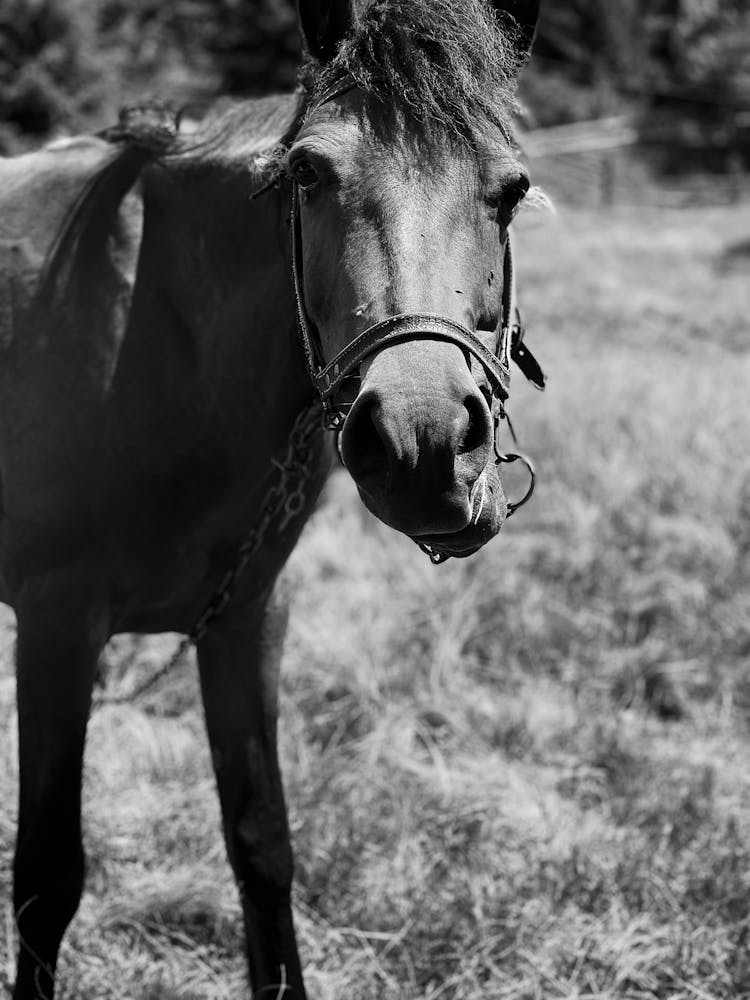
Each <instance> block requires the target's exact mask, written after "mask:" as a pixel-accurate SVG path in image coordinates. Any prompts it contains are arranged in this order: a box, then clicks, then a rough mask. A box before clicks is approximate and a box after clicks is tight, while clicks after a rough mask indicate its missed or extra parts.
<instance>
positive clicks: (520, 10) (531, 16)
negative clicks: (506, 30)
mask: <svg viewBox="0 0 750 1000" xmlns="http://www.w3.org/2000/svg"><path fill="white" fill-rule="evenodd" d="M494 4H495V10H496V11H497V12H498V13H499V14H509V15H510V16H511V17H512V18H513V20H514V21H515V22H516V24H517V25H518V26H519V28H520V29H521V36H520V39H519V49H520V52H519V54H520V56H521V59H522V60H525V59H528V57H529V53H530V52H531V46H532V43H533V41H534V35H535V34H536V25H537V21H538V20H539V8H540V7H541V6H542V0H494Z"/></svg>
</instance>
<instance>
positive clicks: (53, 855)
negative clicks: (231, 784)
mask: <svg viewBox="0 0 750 1000" xmlns="http://www.w3.org/2000/svg"><path fill="white" fill-rule="evenodd" d="M16 615H17V620H18V642H17V677H18V694H17V700H18V725H19V814H18V839H17V843H16V857H15V868H14V909H15V915H16V924H17V929H18V941H19V955H18V971H17V978H16V987H15V991H14V993H13V997H14V1000H49V998H51V997H52V995H53V992H54V976H55V966H56V963H57V953H58V949H59V947H60V941H61V939H62V936H63V933H64V931H65V928H66V927H67V925H68V923H69V922H70V920H71V918H72V917H73V914H74V913H75V911H76V909H77V907H78V902H79V899H80V896H81V890H82V886H83V871H84V857H83V847H82V845H81V768H82V759H83V749H84V742H85V738H86V721H87V718H88V712H89V703H90V698H91V688H92V684H93V677H94V672H95V668H96V662H97V657H98V655H99V652H100V650H101V647H102V645H103V643H104V641H105V638H106V637H105V630H104V626H103V616H100V617H99V620H98V621H97V615H96V614H95V613H94V612H93V611H92V602H91V600H90V595H89V594H87V593H81V589H80V588H78V587H77V586H76V584H75V582H71V580H70V579H69V578H68V577H67V576H66V577H65V578H64V579H63V578H62V577H59V576H52V575H45V576H44V577H43V578H37V579H34V580H31V581H27V583H26V584H25V585H24V586H23V588H22V591H21V594H20V597H19V599H18V601H17V602H16Z"/></svg>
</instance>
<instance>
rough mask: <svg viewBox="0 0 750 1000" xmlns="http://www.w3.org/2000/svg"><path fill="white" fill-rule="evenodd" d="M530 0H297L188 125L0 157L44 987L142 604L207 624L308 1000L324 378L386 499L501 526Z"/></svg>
mask: <svg viewBox="0 0 750 1000" xmlns="http://www.w3.org/2000/svg"><path fill="white" fill-rule="evenodd" d="M537 14H538V3H536V2H531V0H529V2H526V0H497V2H496V3H492V2H490V0H456V2H453V0H372V2H371V3H369V4H366V3H363V4H361V5H359V4H354V3H353V2H352V0H300V2H299V19H300V26H301V29H302V33H303V37H304V40H305V43H306V47H307V50H308V53H309V57H308V60H307V63H306V65H305V67H304V68H303V71H302V75H301V86H300V91H299V93H297V94H296V95H289V96H281V97H272V98H267V99H263V100H259V101H254V102H248V103H244V104H241V105H236V106H234V107H230V108H225V109H224V110H223V111H216V112H215V113H214V114H212V115H211V116H209V117H207V118H206V120H205V121H204V122H203V123H202V124H201V125H200V126H199V127H198V129H197V131H195V130H194V131H192V132H191V131H189V130H187V129H183V130H182V131H180V130H179V129H178V128H176V127H175V126H174V124H173V123H172V122H171V120H170V121H167V120H166V119H163V118H160V117H159V116H158V115H157V114H156V113H155V112H153V111H149V110H144V111H142V112H141V113H135V112H134V113H131V114H130V115H125V116H124V117H123V119H122V122H121V124H120V126H119V128H115V129H113V130H111V131H110V132H109V133H108V134H106V135H105V136H104V137H98V138H93V137H92V138H89V139H79V140H73V141H71V142H69V143H67V144H58V146H57V147H51V148H49V149H47V150H44V151H42V152H39V153H35V154H32V155H30V156H26V157H20V158H18V159H15V160H8V161H5V162H4V163H2V165H0V210H1V211H0V216H1V218H2V231H1V233H0V254H1V255H2V256H1V257H0V264H1V265H2V266H1V268H0V293H1V294H0V599H2V600H3V601H4V602H6V603H8V604H10V605H12V607H13V608H14V609H15V612H16V617H17V622H18V645H17V661H18V662H17V676H18V687H17V690H18V715H19V743H20V748H19V752H20V807H19V821H18V822H19V828H18V841H17V850H16V856H15V882H14V906H15V914H16V919H17V926H18V939H19V942H20V948H19V958H18V969H17V981H16V986H15V992H14V994H13V995H14V997H15V1000H31V998H49V997H52V995H53V990H54V973H55V965H56V960H57V954H58V948H59V945H60V940H61V938H62V935H63V933H64V931H65V928H66V926H67V924H68V922H69V921H70V919H71V918H72V916H73V914H74V912H75V910H76V907H77V905H78V901H79V897H80V893H81V888H82V882H83V876H84V856H83V849H82V846H81V822H80V807H81V763H82V754H83V748H84V740H85V734H86V722H87V717H88V714H89V710H90V706H91V699H92V686H93V683H94V679H95V673H96V667H97V659H98V657H99V654H100V652H101V650H102V647H103V646H104V644H105V643H106V642H107V640H108V637H109V636H111V635H112V634H113V633H115V632H122V631H133V632H160V631H177V632H184V633H187V634H189V635H190V636H191V637H192V638H193V639H194V640H195V642H196V646H197V656H198V663H199V669H200V679H201V685H202V693H203V700H204V705H205V715H206V724H207V729H208V735H209V739H210V744H211V751H212V756H213V762H214V765H215V770H216V779H217V783H218V789H219V795H220V799H221V807H222V811H223V819H224V834H225V837H226V843H227V848H228V853H229V859H230V861H231V864H232V867H233V869H234V872H235V874H236V877H237V881H238V883H239V887H240V893H241V899H242V909H243V913H244V921H245V930H246V942H247V954H248V959H249V965H250V978H251V981H252V986H253V989H254V991H255V995H256V996H261V995H263V996H276V995H277V993H278V995H282V994H283V995H284V996H285V997H289V998H292V997H293V998H296V1000H301V998H304V996H305V990H304V986H303V982H302V973H301V970H300V963H299V959H298V956H297V949H296V945H295V939H294V930H293V926H292V915H291V909H290V893H291V883H292V853H291V847H290V843H289V831H288V827H287V819H286V811H285V806H284V800H283V793H282V786H281V780H280V775H279V767H278V762H277V756H276V716H277V707H276V706H277V693H276V692H277V671H278V658H279V648H280V639H281V636H282V633H283V628H284V614H283V611H281V610H280V609H279V608H278V606H277V605H276V604H275V603H274V602H273V600H272V592H273V587H274V582H275V580H276V578H277V576H278V574H279V572H280V570H281V567H282V566H283V564H284V562H285V560H286V559H287V557H288V555H289V553H290V551H291V549H292V548H293V546H294V544H295V542H296V540H297V537H298V535H299V532H300V530H301V529H302V525H303V523H304V521H305V519H306V517H307V515H308V514H309V512H310V510H311V508H312V505H313V504H314V502H315V499H316V497H317V495H318V493H319V491H320V489H321V487H322V484H323V481H324V479H325V476H326V473H327V471H328V468H329V465H330V449H329V448H328V447H327V445H326V441H327V440H330V438H327V437H326V434H325V431H324V429H323V427H322V422H321V419H320V414H321V400H322V401H323V404H324V406H323V409H324V411H325V414H326V416H327V419H328V422H329V424H332V425H337V426H338V427H339V429H340V432H341V433H340V439H339V441H340V452H341V455H342V459H343V461H344V463H345V465H346V466H347V468H348V470H349V472H350V473H351V475H352V477H353V478H354V480H355V482H356V483H357V486H358V488H359V491H360V494H361V496H362V499H363V500H364V502H365V504H366V505H367V506H368V507H369V508H370V510H371V511H373V512H374V513H375V514H376V515H377V516H378V517H379V518H381V519H382V520H383V521H385V522H386V523H387V524H389V525H391V526H392V527H393V528H395V529H397V530H398V531H401V532H404V533H406V534H407V535H409V536H411V537H412V538H414V539H415V540H416V541H418V542H419V543H420V544H422V545H423V546H424V547H425V548H426V549H427V551H428V552H429V553H430V554H431V555H432V557H433V558H436V559H439V558H445V557H447V556H449V555H457V556H462V555H468V554H470V553H472V552H474V551H476V550H477V549H478V548H479V547H480V546H481V545H483V544H484V543H485V542H486V541H488V540H489V539H490V538H492V537H493V536H494V535H495V534H496V533H497V531H498V530H499V528H500V526H501V525H502V523H503V520H504V518H505V516H506V513H507V504H506V501H505V498H504V495H503V490H502V487H501V484H500V479H499V473H498V469H499V468H500V466H499V465H498V464H497V462H496V460H495V455H494V424H495V421H496V419H497V418H498V415H502V412H503V411H502V406H503V403H504V401H505V398H506V397H507V390H508V357H507V356H508V353H509V348H510V344H509V340H508V336H509V335H508V330H509V329H510V327H511V324H512V322H513V312H512V308H511V304H510V287H511V285H512V277H511V274H510V270H511V267H510V259H509V254H507V253H506V245H507V241H508V238H507V229H508V225H509V224H510V221H511V219H512V217H513V215H514V212H515V211H516V209H517V207H518V205H519V203H520V201H521V200H522V198H523V196H524V194H525V193H526V191H527V189H528V186H529V184H528V179H527V176H526V173H525V171H524V168H523V166H521V164H520V163H519V161H518V159H517V154H516V151H515V148H514V145H513V141H512V133H511V130H510V119H511V117H512V113H513V110H514V96H513V95H514V92H515V86H516V77H517V73H518V71H519V69H520V67H521V65H522V64H523V62H524V60H525V59H526V56H527V54H528V50H529V47H530V45H531V39H532V36H533V32H534V26H535V23H536V19H537ZM295 292H296V294H295ZM503 305H505V309H503ZM503 312H505V313H506V315H505V316H503ZM508 313H510V315H508ZM299 334H301V337H302V346H300V343H299V336H298V335H299ZM514 347H515V348H518V345H517V344H515V345H514ZM316 390H317V393H316ZM342 424H343V428H342V427H341V425H342ZM243 570H244V572H243ZM207 608H208V611H206V609H207ZM274 991H277V992H274ZM279 991H280V992H279Z"/></svg>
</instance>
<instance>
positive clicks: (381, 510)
mask: <svg viewBox="0 0 750 1000" xmlns="http://www.w3.org/2000/svg"><path fill="white" fill-rule="evenodd" d="M493 445H494V423H493V417H492V413H491V412H490V407H489V405H488V402H487V399H486V398H485V395H484V394H483V393H482V391H481V390H480V387H479V386H478V384H477V382H476V381H475V380H474V377H473V376H472V374H471V371H470V369H469V367H468V365H467V364H466V359H465V358H464V356H463V353H462V351H461V350H460V348H459V347H458V346H457V345H455V344H446V343H441V342H438V341H431V340H425V341H419V342H414V341H408V342H403V343H399V344H396V345H394V346H391V347H389V348H386V349H384V350H382V351H380V352H379V353H378V354H376V355H375V357H374V358H373V359H372V360H371V362H370V364H369V365H368V367H367V370H366V373H365V375H364V378H363V382H362V387H361V389H360V392H359V394H358V395H357V397H356V398H355V400H354V402H353V404H352V406H351V409H350V411H349V414H348V416H347V419H346V421H345V423H344V426H343V429H342V431H341V438H340V451H341V457H342V460H343V462H344V464H345V465H346V467H347V469H348V470H349V472H350V474H351V476H352V478H353V479H354V481H355V483H356V484H357V487H358V489H359V492H360V496H361V497H362V500H363V502H364V503H365V505H366V506H367V507H368V509H369V510H370V511H371V512H372V513H373V514H375V515H376V516H377V517H378V518H379V519H380V520H382V521H384V522H385V523H386V524H388V525H390V526H391V527H393V528H395V529H396V530H398V531H401V532H403V533H404V534H407V535H409V536H410V537H412V538H414V539H415V540H416V541H418V542H420V544H422V543H424V544H435V545H437V544H438V543H437V541H434V540H436V539H440V540H441V541H440V548H441V549H445V550H446V551H448V550H449V551H450V553H451V554H454V553H455V554H469V553H470V551H476V549H477V548H479V547H480V546H481V545H483V544H484V543H485V542H486V541H488V540H489V539H490V538H491V537H493V535H494V534H496V533H497V531H498V530H499V528H500V525H501V524H502V521H503V520H504V517H505V501H504V496H503V494H502V488H501V486H500V481H499V476H498V475H497V470H496V466H495V463H494V461H493V457H494V452H493Z"/></svg>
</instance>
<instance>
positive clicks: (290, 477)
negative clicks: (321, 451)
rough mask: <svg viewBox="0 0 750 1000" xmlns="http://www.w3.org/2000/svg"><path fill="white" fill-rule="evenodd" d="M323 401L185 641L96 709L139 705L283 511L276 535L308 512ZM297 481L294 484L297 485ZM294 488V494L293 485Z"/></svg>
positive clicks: (310, 413)
mask: <svg viewBox="0 0 750 1000" xmlns="http://www.w3.org/2000/svg"><path fill="white" fill-rule="evenodd" d="M320 409H321V407H320V401H319V400H318V399H315V400H313V401H312V402H311V403H310V404H309V405H308V406H306V407H305V408H304V409H303V410H301V411H300V413H299V414H298V415H297V419H296V420H295V421H294V425H293V426H292V429H291V431H290V433H289V439H288V443H287V450H286V455H285V456H284V458H283V459H282V460H281V461H279V460H278V459H272V460H271V465H272V466H273V467H274V468H275V469H276V470H277V472H278V474H279V477H278V481H277V482H275V483H273V484H272V485H271V486H270V487H269V489H268V491H267V492H266V494H265V496H264V498H263V502H262V504H261V511H260V518H259V520H258V522H257V523H256V524H254V525H253V527H252V528H250V530H249V531H248V532H247V534H246V535H245V537H244V538H243V540H242V542H241V544H240V546H239V548H238V549H237V556H236V558H235V561H234V563H233V565H232V566H231V567H230V568H229V569H228V570H227V572H226V573H225V574H224V577H223V579H222V581H221V583H220V584H219V586H218V588H217V590H216V593H215V595H214V597H213V599H212V600H211V602H210V603H209V604H208V606H207V607H206V609H205V611H204V612H203V614H202V615H201V616H200V618H199V619H198V621H197V622H196V623H195V625H194V626H193V627H192V629H191V630H190V632H189V633H188V634H187V635H186V636H184V637H183V639H182V640H181V642H180V643H179V645H178V646H177V648H176V649H175V651H174V652H173V653H172V655H171V656H170V657H169V659H168V660H167V662H166V663H165V664H164V665H163V666H162V667H160V668H159V670H157V671H156V673H154V674H152V675H151V676H150V677H148V678H147V679H146V680H145V681H143V683H142V684H139V685H138V686H137V687H136V688H135V689H134V690H132V691H128V692H126V693H124V694H119V695H117V694H116V695H109V696H102V697H100V698H96V699H95V700H94V705H95V706H96V707H99V706H101V705H123V704H125V703H127V702H133V701H136V700H137V699H138V698H140V697H141V696H142V695H143V694H145V693H146V691H149V690H150V689H151V688H152V687H154V685H155V684H157V683H158V682H159V681H160V680H161V679H162V678H163V677H166V675H167V674H168V673H170V671H171V670H172V669H173V668H174V667H175V666H176V665H177V664H178V663H179V662H180V660H181V659H182V658H183V657H184V656H185V654H186V653H187V651H188V649H189V648H190V646H191V645H193V644H194V643H197V642H200V640H201V639H202V638H203V637H204V636H205V634H206V632H207V631H208V629H209V627H210V626H211V625H212V624H213V622H215V621H216V619H217V618H218V617H219V616H220V615H222V614H223V613H224V611H226V609H227V606H228V605H229V602H230V601H231V600H232V597H233V595H234V592H235V588H236V586H237V581H238V580H239V578H240V577H241V576H242V574H243V573H244V571H245V569H246V568H247V565H248V563H249V562H250V560H251V559H252V557H253V556H254V555H255V553H256V552H257V551H258V549H259V548H260V547H261V545H262V544H263V541H264V539H265V537H266V534H267V533H268V529H269V528H270V527H271V524H272V522H273V521H274V519H275V518H276V517H278V515H279V514H281V513H282V512H283V517H282V518H281V520H280V521H279V524H278V526H277V529H276V530H277V532H278V534H283V532H284V531H285V530H286V529H287V527H288V526H289V524H290V522H291V521H293V520H294V519H295V518H296V517H297V516H299V514H301V513H302V511H303V510H304V507H305V500H306V496H305V487H306V485H307V482H308V480H309V478H310V472H311V464H312V460H313V452H312V449H311V448H310V443H311V441H312V438H313V436H314V434H315V432H316V430H318V429H319V428H320V426H321V419H320ZM295 479H296V483H294V480H295ZM292 483H294V486H293V488H292V489H290V485H291V484H292Z"/></svg>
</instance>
